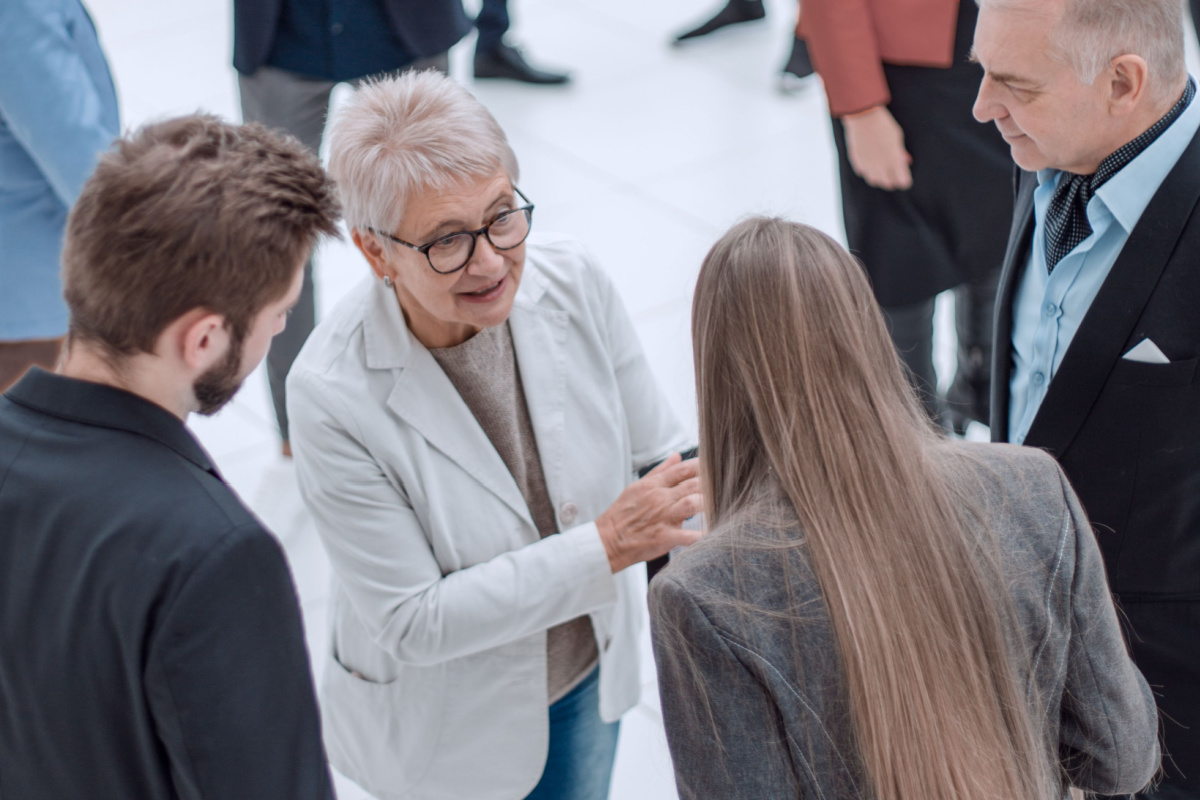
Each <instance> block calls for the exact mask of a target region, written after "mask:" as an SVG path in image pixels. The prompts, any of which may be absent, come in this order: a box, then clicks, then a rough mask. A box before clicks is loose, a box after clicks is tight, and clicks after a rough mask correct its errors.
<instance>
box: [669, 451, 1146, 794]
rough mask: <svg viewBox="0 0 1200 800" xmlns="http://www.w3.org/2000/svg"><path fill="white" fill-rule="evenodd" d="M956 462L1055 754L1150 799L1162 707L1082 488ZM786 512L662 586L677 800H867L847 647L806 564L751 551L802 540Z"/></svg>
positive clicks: (991, 462) (1075, 769) (710, 540)
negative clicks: (1126, 626) (995, 561)
mask: <svg viewBox="0 0 1200 800" xmlns="http://www.w3.org/2000/svg"><path fill="white" fill-rule="evenodd" d="M952 456H953V457H956V458H961V459H962V462H963V463H964V464H965V465H966V466H967V468H966V469H964V470H961V471H960V473H961V474H962V476H963V481H964V484H963V486H962V487H961V488H962V489H963V490H964V491H966V492H969V493H970V494H971V495H972V496H975V497H977V498H978V500H979V507H980V510H981V513H982V516H983V519H984V521H985V522H986V525H987V528H988V529H989V530H990V533H991V535H993V536H994V537H995V540H996V543H997V546H998V549H999V551H1000V555H1001V559H1002V568H1003V570H1004V572H1005V579H1006V583H1007V585H1008V586H1009V587H1010V589H1011V598H1012V601H1013V603H1014V607H1015V613H1016V618H1017V620H1018V623H1019V630H1017V631H1013V632H1012V634H1013V635H1012V638H1011V640H1010V641H1011V642H1012V644H1013V651H1014V652H1015V653H1024V654H1027V656H1015V660H1016V661H1017V662H1019V663H1018V669H1019V675H1020V676H1021V677H1022V678H1023V679H1024V680H1025V681H1026V682H1027V685H1028V686H1029V687H1030V690H1031V696H1034V697H1040V698H1042V700H1041V706H1042V708H1043V712H1042V713H1043V714H1044V724H1045V730H1046V736H1047V739H1048V745H1049V746H1051V747H1054V746H1056V747H1057V753H1058V756H1059V758H1060V760H1061V762H1062V765H1063V768H1064V771H1065V774H1066V775H1067V776H1068V777H1069V780H1070V782H1071V783H1072V784H1073V785H1075V786H1078V787H1080V788H1083V789H1085V790H1088V791H1093V792H1097V793H1101V794H1123V793H1130V792H1135V791H1138V790H1140V789H1141V788H1143V787H1144V786H1145V785H1146V784H1147V783H1148V782H1149V781H1150V780H1151V778H1152V777H1153V775H1154V773H1155V772H1156V770H1157V768H1158V764H1159V750H1158V741H1157V718H1156V712H1155V706H1154V700H1153V697H1152V695H1151V693H1150V689H1149V687H1148V686H1147V684H1146V682H1145V680H1144V678H1143V677H1142V675H1141V673H1140V672H1138V670H1137V668H1136V667H1135V666H1134V665H1133V663H1132V661H1131V660H1130V658H1129V654H1128V650H1127V647H1126V644H1125V641H1124V639H1123V637H1122V634H1121V629H1120V625H1119V623H1118V620H1117V615H1116V611H1115V608H1114V606H1113V601H1112V597H1111V595H1110V593H1109V589H1108V584H1107V580H1106V578H1105V574H1104V566H1103V562H1102V561H1101V559H1100V553H1099V550H1098V548H1097V546H1096V542H1095V538H1094V536H1093V534H1092V531H1091V528H1090V527H1089V525H1088V523H1087V519H1086V517H1085V516H1084V513H1083V511H1082V509H1081V507H1080V505H1079V502H1078V500H1077V499H1076V498H1075V494H1074V492H1073V491H1072V489H1071V487H1070V485H1069V484H1068V483H1067V481H1066V478H1065V477H1064V476H1063V474H1062V471H1061V469H1059V467H1058V464H1057V463H1056V462H1055V461H1054V459H1052V458H1051V457H1050V456H1048V455H1047V454H1045V453H1043V452H1041V451H1039V450H1035V449H1033V448H1024V447H1016V446H1011V445H993V444H987V445H967V444H963V445H958V446H956V447H955V448H954V449H953V451H952ZM780 505H781V508H782V509H783V510H782V511H781V512H780V515H779V518H778V519H777V520H775V521H773V523H772V524H770V525H764V524H761V523H755V522H743V523H741V524H734V525H730V526H726V527H724V528H723V529H718V530H715V531H713V532H712V533H711V534H710V535H709V536H708V537H707V538H706V540H705V541H704V542H702V543H701V544H700V545H697V546H695V547H693V548H690V549H689V550H688V551H686V552H684V553H682V554H680V555H679V556H678V557H677V558H675V559H673V560H672V562H671V565H670V566H669V567H668V568H667V569H666V570H664V572H663V573H662V574H661V575H660V576H659V577H658V578H656V579H655V581H654V583H653V584H652V586H651V590H650V609H651V623H652V634H653V641H654V649H655V658H656V661H657V664H658V672H659V682H660V691H661V694H662V705H663V714H664V718H665V720H666V724H667V738H668V742H669V744H670V747H671V753H672V758H673V760H674V762H675V768H676V777H677V783H678V786H679V791H680V796H681V797H683V798H693V797H694V798H700V797H716V796H721V797H731V798H752V797H779V796H785V795H787V796H796V794H797V793H799V794H800V795H801V796H820V797H825V798H847V800H848V799H849V798H851V797H859V796H863V792H862V791H860V789H861V784H862V781H863V780H864V778H863V775H864V773H863V770H862V766H861V763H860V760H859V756H858V753H857V751H856V748H855V744H854V736H853V730H852V722H851V719H850V715H849V706H848V699H847V690H846V686H845V679H844V676H843V673H842V668H841V664H840V658H839V656H838V652H837V646H836V640H835V638H834V635H833V631H832V626H831V623H830V620H829V616H828V610H827V608H826V606H825V601H824V598H823V596H822V594H821V591H820V587H819V585H818V583H817V581H816V578H815V576H814V575H813V573H812V571H811V569H810V568H809V565H808V562H807V555H806V553H805V550H804V548H803V546H800V547H792V548H788V549H781V548H774V549H770V548H763V547H747V546H745V545H747V544H753V543H754V542H755V541H756V540H757V541H759V542H761V541H763V540H779V539H790V540H792V541H796V540H801V541H802V537H803V533H802V531H801V529H800V526H799V523H798V522H797V521H796V519H795V515H794V512H791V511H790V508H789V507H787V504H786V502H784V501H782V500H781V503H780ZM784 558H786V559H791V561H792V563H791V566H792V567H793V569H791V570H790V571H789V574H791V575H792V576H793V577H792V581H791V585H790V586H784V585H783V581H782V579H781V575H783V574H784V573H783V571H782V570H781V569H780V564H781V562H780V559H784ZM747 605H748V606H749V607H750V608H753V609H756V611H750V612H748V611H747V610H746V608H747ZM758 610H761V611H758ZM764 612H765V613H764ZM868 794H869V792H868Z"/></svg>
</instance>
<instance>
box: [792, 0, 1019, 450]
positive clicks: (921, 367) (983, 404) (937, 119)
mask: <svg viewBox="0 0 1200 800" xmlns="http://www.w3.org/2000/svg"><path fill="white" fill-rule="evenodd" d="M977 16H978V8H977V6H976V4H975V2H973V0H963V2H959V0H933V1H932V2H930V0H865V1H864V2H857V3H851V2H845V0H805V2H804V15H803V16H802V18H801V20H800V25H801V30H802V32H803V34H804V36H805V38H806V39H807V41H808V44H809V48H810V49H811V52H812V57H813V63H814V65H815V66H816V68H817V72H818V73H819V74H820V76H821V79H822V80H823V81H824V84H825V92H826V94H827V95H828V98H829V110H830V114H831V115H832V117H833V120H834V124H833V134H834V141H835V143H836V145H837V151H838V162H839V175H840V179H841V189H842V212H843V216H844V219H845V225H846V240H847V242H848V243H849V246H850V252H852V253H854V255H855V256H857V257H858V258H859V259H860V260H861V261H862V262H863V265H864V266H865V267H866V270H867V274H868V275H870V277H871V285H872V287H873V288H874V290H875V297H876V299H877V300H879V303H880V305H881V306H883V309H884V314H885V317H886V318H887V321H888V329H889V330H890V331H891V333H892V339H893V341H895V343H896V347H897V348H898V349H899V351H900V355H901V357H902V358H903V359H904V363H905V364H906V365H907V367H908V369H909V370H910V372H911V373H912V375H913V378H914V380H915V381H916V385H917V387H918V388H919V389H920V391H921V395H922V397H923V399H924V401H925V405H926V408H927V409H928V411H929V414H930V416H931V417H933V418H934V419H937V420H940V421H942V422H943V423H944V424H947V425H949V426H951V427H952V428H953V429H954V430H956V431H958V432H960V433H961V432H963V431H965V429H966V427H967V424H968V423H969V422H970V421H971V420H977V421H979V422H982V423H985V424H986V423H987V421H988V401H989V398H988V376H989V364H990V361H991V336H992V331H991V325H992V309H993V305H994V302H995V290H996V284H997V281H998V279H999V268H1000V263H1001V261H1002V260H1003V258H1004V247H1005V244H1006V241H1007V237H1008V228H1009V223H1010V222H1011V221H1012V169H1013V167H1012V159H1011V158H1010V157H1009V153H1008V147H1007V145H1006V144H1005V142H1004V139H1003V137H1001V135H1000V133H999V132H998V131H996V130H995V129H993V128H991V127H988V126H985V125H980V124H979V123H977V122H976V121H975V119H974V117H972V115H971V107H972V105H973V104H974V102H975V94H976V92H977V91H978V89H979V81H980V79H981V78H982V75H983V73H982V71H981V70H980V69H979V67H978V66H977V65H975V64H972V63H970V60H969V59H970V53H971V41H972V37H973V35H974V32H975V20H976V18H977ZM951 288H953V289H955V305H954V308H955V317H956V319H955V322H956V329H957V333H958V358H957V371H956V372H955V376H954V382H953V384H952V385H951V387H950V390H949V393H948V395H947V397H946V398H945V402H944V403H943V398H940V397H939V396H938V391H937V376H936V375H935V374H934V369H933V313H934V301H935V298H936V297H937V295H938V294H939V293H940V292H942V291H945V290H946V289H951Z"/></svg>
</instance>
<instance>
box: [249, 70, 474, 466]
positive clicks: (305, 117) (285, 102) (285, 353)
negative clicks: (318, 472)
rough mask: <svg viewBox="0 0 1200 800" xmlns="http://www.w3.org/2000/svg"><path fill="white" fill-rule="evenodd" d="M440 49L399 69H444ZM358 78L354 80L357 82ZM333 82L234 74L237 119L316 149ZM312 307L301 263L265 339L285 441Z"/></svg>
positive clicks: (309, 281)
mask: <svg viewBox="0 0 1200 800" xmlns="http://www.w3.org/2000/svg"><path fill="white" fill-rule="evenodd" d="M449 64H450V60H449V57H448V56H447V54H446V53H442V54H441V55H439V56H433V57H432V58H426V59H422V60H420V61H416V62H413V63H412V64H409V65H408V66H407V67H405V69H430V68H432V69H437V70H440V71H442V72H448V71H449ZM359 82H360V81H355V85H357V84H358V83H359ZM336 85H337V83H336V82H335V81H325V80H317V79H314V78H306V77H304V76H303V75H298V74H296V73H294V72H289V71H287V70H282V69H276V68H275V67H267V66H264V67H259V69H258V70H257V71H256V72H255V73H254V74H253V75H238V90H239V93H240V94H241V100H242V120H243V121H244V122H260V123H262V124H263V125H266V126H267V127H268V128H278V129H280V130H283V131H286V132H287V133H290V134H291V135H292V136H295V137H296V138H297V139H299V140H300V142H301V143H302V144H303V145H304V146H305V147H307V148H309V149H310V150H312V151H313V152H314V153H319V152H320V151H321V139H322V137H323V135H324V133H325V117H326V116H327V115H328V113H329V95H330V94H331V93H332V92H333V87H334V86H336ZM316 318H317V309H316V297H315V294H314V287H313V262H312V259H311V258H310V259H309V260H308V263H307V264H305V265H304V285H303V287H302V288H301V290H300V300H299V301H298V302H297V303H296V307H295V308H294V309H292V314H291V316H290V317H288V321H287V327H286V328H285V329H284V330H283V332H282V333H280V334H279V335H278V336H276V337H275V339H274V341H272V342H271V350H270V352H269V353H268V354H267V380H268V383H269V384H270V387H271V401H272V403H273V404H274V406H275V419H276V421H277V422H278V423H279V435H280V436H281V437H282V438H283V441H284V442H287V441H288V436H289V434H288V418H287V390H286V388H285V381H286V380H287V374H288V370H290V369H291V368H292V362H293V361H295V360H296V356H297V355H299V354H300V348H301V347H303V346H304V342H305V341H306V340H307V339H308V335H309V334H310V333H312V330H313V327H314V326H315V325H316Z"/></svg>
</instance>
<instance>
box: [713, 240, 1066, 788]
mask: <svg viewBox="0 0 1200 800" xmlns="http://www.w3.org/2000/svg"><path fill="white" fill-rule="evenodd" d="M692 325H693V338H694V343H695V359H696V375H697V387H698V399H699V413H700V453H701V458H702V462H703V467H702V476H703V482H704V490H705V496H706V503H707V504H708V509H707V510H708V514H709V524H710V526H711V527H717V526H720V525H721V524H722V522H723V521H727V520H730V519H732V518H734V517H735V515H738V514H739V513H741V512H746V511H747V510H748V509H749V510H752V509H751V507H752V506H753V505H754V504H755V503H759V502H761V498H762V492H761V486H762V485H764V484H767V483H772V482H773V483H774V484H776V485H778V486H780V487H781V488H782V490H783V492H784V493H785V494H786V496H787V499H788V500H789V501H790V503H791V505H792V506H794V509H795V512H796V515H797V517H798V519H799V521H800V525H801V529H802V536H803V540H802V541H803V545H802V546H803V547H804V548H805V549H806V552H807V557H808V559H809V562H810V563H811V566H812V569H813V572H814V574H815V575H816V577H817V581H818V583H819V585H820V588H821V592H822V594H823V595H824V597H825V600H826V602H827V605H828V609H829V615H830V618H831V620H832V623H833V631H834V634H835V638H836V640H837V646H838V649H839V652H840V655H841V657H842V664H843V666H844V669H845V673H846V681H847V688H848V693H849V699H850V708H851V712H852V718H853V728H854V734H855V739H856V742H857V744H858V747H859V749H860V756H861V760H862V764H863V767H864V768H865V771H866V774H867V777H868V779H869V783H870V786H872V787H873V789H874V796H875V798H876V800H997V799H1003V800H1047V799H1048V798H1049V797H1051V796H1053V794H1054V789H1053V785H1054V781H1053V779H1052V778H1051V774H1052V769H1051V767H1050V765H1051V763H1052V761H1051V755H1050V754H1049V753H1048V751H1047V747H1046V744H1045V742H1044V736H1043V735H1042V734H1041V733H1040V731H1041V730H1042V728H1041V726H1040V725H1039V723H1038V722H1035V717H1036V716H1037V715H1036V713H1034V712H1032V711H1031V710H1030V708H1029V705H1030V699H1029V698H1028V697H1027V696H1026V693H1025V692H1024V691H1023V690H1022V687H1021V681H1020V680H1019V678H1018V675H1017V672H1018V670H1017V668H1016V667H1015V666H1014V664H1013V660H1014V659H1013V657H1012V652H1011V651H1012V649H1013V648H1012V647H1011V646H1010V644H1009V640H1008V639H1006V635H1005V629H1006V626H1009V625H1011V620H1012V604H1011V601H1009V600H1008V599H1007V595H1006V592H1005V589H1004V581H1003V577H1002V575H1001V570H1000V567H999V564H998V556H997V554H996V553H995V552H994V548H991V547H990V544H989V542H990V539H989V537H988V536H986V535H985V534H982V533H980V528H981V527H986V526H981V524H980V522H981V521H980V519H979V515H978V512H975V511H973V510H972V504H971V502H970V499H969V497H967V496H965V494H964V493H963V492H961V491H958V490H956V489H955V488H954V485H955V482H954V481H952V480H950V479H949V472H948V470H950V471H952V469H953V468H952V467H948V466H947V464H952V463H953V462H954V461H955V459H954V457H953V455H952V451H953V449H954V447H955V446H954V445H952V444H951V443H950V442H948V441H947V440H946V439H945V437H943V436H942V435H941V434H940V433H939V432H937V431H936V430H935V429H934V428H933V426H932V425H931V424H930V423H929V421H928V419H927V417H926V416H925V414H924V412H923V410H922V406H921V404H920V402H919V400H918V398H917V396H916V395H915V393H914V391H913V390H912V389H911V388H910V385H909V383H908V381H907V379H906V377H905V375H904V373H903V369H902V367H901V364H900V360H899V358H898V356H897V354H896V352H895V348H894V347H893V345H892V343H891V340H890V338H889V337H888V334H887V330H886V328H885V326H884V321H883V318H882V315H881V314H880V311H879V309H878V307H877V306H876V304H875V301H874V299H873V297H872V294H871V290H870V287H869V285H868V283H867V280H866V278H865V276H864V274H863V272H862V269H861V267H860V266H859V265H858V264H857V262H855V261H854V259H853V258H852V257H851V256H850V255H849V253H847V252H846V251H845V250H844V249H842V248H841V247H840V246H839V245H838V244H837V243H836V242H834V241H833V240H832V239H830V238H829V237H828V236H826V235H824V234H822V233H820V232H819V231H817V230H815V229H813V228H810V227H807V226H804V225H798V224H794V223H789V222H786V221H783V220H777V219H766V218H754V219H750V220H747V221H745V222H743V223H741V224H739V225H737V226H736V227H734V228H733V229H732V230H731V231H729V233H727V234H726V235H725V236H724V237H723V238H722V239H721V240H720V241H719V242H717V244H716V245H715V246H714V247H713V249H712V250H711V251H710V252H709V254H708V256H707V257H706V259H705V261H704V266H703V268H702V270H701V273H700V278H699V282H698V284H697V287H696V294H695V300H694V304H693V314H692ZM959 483H961V482H959ZM784 563H787V562H786V560H785V562H784ZM784 577H785V579H786V578H787V576H784ZM798 624H800V621H799V620H798Z"/></svg>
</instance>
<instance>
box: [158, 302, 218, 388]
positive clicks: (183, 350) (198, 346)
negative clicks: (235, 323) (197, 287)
mask: <svg viewBox="0 0 1200 800" xmlns="http://www.w3.org/2000/svg"><path fill="white" fill-rule="evenodd" d="M163 337H164V339H166V340H167V341H162V340H160V347H165V348H167V349H168V351H170V352H173V354H174V355H175V356H176V357H178V358H179V360H180V361H181V362H182V363H183V365H184V366H185V367H186V368H187V370H188V371H189V372H194V373H196V374H201V373H204V372H207V371H208V370H209V369H211V368H212V367H214V366H216V365H217V364H219V363H220V362H221V360H222V359H223V358H225V355H226V354H227V353H228V352H229V348H230V346H231V345H232V343H233V337H232V336H231V335H230V332H229V328H228V327H227V326H226V325H225V317H223V316H221V315H220V314H216V313H214V312H212V311H209V310H208V309H204V308H194V309H192V310H191V311H189V312H187V313H186V314H184V315H183V316H182V317H180V318H179V319H177V320H175V322H173V323H171V324H170V325H168V326H167V329H166V330H165V331H163Z"/></svg>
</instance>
